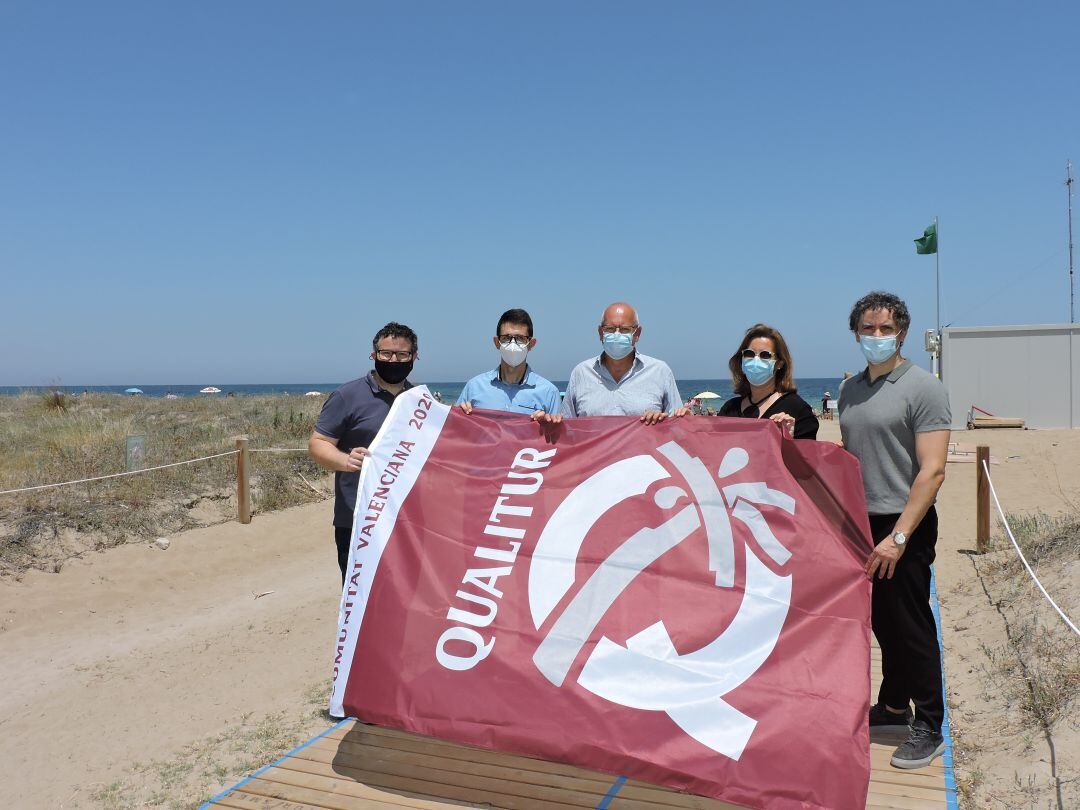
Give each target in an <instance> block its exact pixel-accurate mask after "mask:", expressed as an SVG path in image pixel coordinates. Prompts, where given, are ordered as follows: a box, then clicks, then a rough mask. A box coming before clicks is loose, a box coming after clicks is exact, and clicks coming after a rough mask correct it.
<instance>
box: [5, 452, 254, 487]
mask: <svg viewBox="0 0 1080 810" xmlns="http://www.w3.org/2000/svg"><path fill="white" fill-rule="evenodd" d="M239 452H240V451H239V450H227V451H225V452H224V453H215V454H214V455H212V456H202V457H200V458H192V459H188V460H187V461H174V462H173V463H172V464H162V465H160V466H158V467H146V468H144V469H142V470H128V471H127V472H121V473H112V474H111V475H97V476H94V477H93V478H80V479H78V480H77V481H62V482H60V483H59V484H38V485H37V486H35V487H20V488H19V489H3V490H0V495H13V494H14V493H16V492H34V491H35V490H39V489H55V488H56V487H70V486H72V485H73V484H88V483H90V482H91V481H104V480H105V479H106V478H123V477H124V476H126V475H138V474H139V473H147V472H153V471H154V470H164V469H167V468H169V467H180V466H183V465H184V464H195V463H197V462H200V461H209V460H210V459H212V458H221V457H223V456H235V455H236V454H237V453H239Z"/></svg>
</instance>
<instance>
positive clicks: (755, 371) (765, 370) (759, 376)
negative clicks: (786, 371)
mask: <svg viewBox="0 0 1080 810" xmlns="http://www.w3.org/2000/svg"><path fill="white" fill-rule="evenodd" d="M775 371H776V361H775V360H762V359H761V358H760V357H751V358H749V359H744V360H743V361H742V373H743V374H745V375H746V379H748V380H749V381H750V384H751V385H764V384H765V383H767V382H768V381H769V380H771V379H772V377H773V373H774V372H775Z"/></svg>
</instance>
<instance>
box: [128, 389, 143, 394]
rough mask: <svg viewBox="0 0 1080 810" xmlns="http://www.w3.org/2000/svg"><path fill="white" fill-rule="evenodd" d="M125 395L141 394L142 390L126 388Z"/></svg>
mask: <svg viewBox="0 0 1080 810" xmlns="http://www.w3.org/2000/svg"><path fill="white" fill-rule="evenodd" d="M124 393H125V394H141V393H142V389H141V388H125V389H124Z"/></svg>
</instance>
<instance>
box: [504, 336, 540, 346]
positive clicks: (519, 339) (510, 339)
mask: <svg viewBox="0 0 1080 810" xmlns="http://www.w3.org/2000/svg"><path fill="white" fill-rule="evenodd" d="M530 340H532V338H530V337H529V336H528V335H499V345H500V346H509V345H510V344H511V343H516V344H517V345H518V346H528V345H529V341H530Z"/></svg>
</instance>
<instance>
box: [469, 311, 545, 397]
mask: <svg viewBox="0 0 1080 810" xmlns="http://www.w3.org/2000/svg"><path fill="white" fill-rule="evenodd" d="M493 342H494V344H495V348H496V349H497V350H498V352H499V367H498V368H496V369H493V370H492V371H485V372H484V373H483V374H477V375H476V376H475V377H473V378H472V379H471V380H469V381H468V382H467V383H465V387H464V388H463V389H462V390H461V396H459V397H458V400H457V404H458V405H460V406H461V409H462V410H463V411H465V413H471V412H472V409H473V408H488V409H489V410H494V411H511V412H513V413H523V414H529V415H530V416H533V417H536V418H539V417H542V416H543V415H546V414H557V413H558V412H559V389H557V388H556V387H555V386H554V385H552V384H551V383H550V382H548V381H547V380H545V379H544V378H543V377H541V376H540V375H539V374H537V373H536V372H535V371H533V370H532V369H531V368H529V364H528V362H527V358H528V355H529V352H530V351H531V350H532V349H533V347H534V346H536V338H535V337H533V322H532V318H531V317H529V313H528V312H526V311H525V310H523V309H508V310H507V311H506V312H504V313H503V314H502V317H500V318H499V323H498V325H497V326H496V327H495V337H494V338H493Z"/></svg>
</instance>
